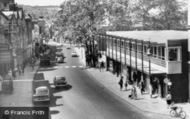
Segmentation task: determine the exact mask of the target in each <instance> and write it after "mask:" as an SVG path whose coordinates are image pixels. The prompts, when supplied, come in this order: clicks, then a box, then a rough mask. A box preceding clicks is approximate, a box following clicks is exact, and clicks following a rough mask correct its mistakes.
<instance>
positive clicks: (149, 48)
mask: <svg viewBox="0 0 190 119" xmlns="http://www.w3.org/2000/svg"><path fill="white" fill-rule="evenodd" d="M151 55H152V54H151V46H150V41H149V45H148V49H147V56H148V57H149V61H148V62H149V84H150V81H151ZM150 85H151V84H150ZM151 91H152V90H150V93H151V97H152V92H151Z"/></svg>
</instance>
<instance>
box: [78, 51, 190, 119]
mask: <svg viewBox="0 0 190 119" xmlns="http://www.w3.org/2000/svg"><path fill="white" fill-rule="evenodd" d="M81 50H82V48H75V51H76V52H77V53H78V55H79V58H80V59H81V63H83V64H84V65H85V63H84V62H85V61H84V60H85V59H84V58H82V55H84V54H81V53H83V52H81ZM86 70H87V71H88V72H89V73H90V74H91V76H92V77H94V78H95V79H96V80H97V81H98V82H99V83H100V84H101V85H103V86H104V87H105V88H106V89H108V90H109V91H111V92H112V93H114V94H115V95H116V96H118V97H119V98H121V99H123V100H124V101H126V102H128V103H130V104H131V105H133V106H135V107H136V108H138V109H140V110H142V111H146V112H150V113H155V114H161V115H168V116H170V109H168V108H167V104H166V101H165V99H162V98H160V97H157V98H151V97H150V94H148V93H146V94H141V92H140V89H139V88H138V87H137V86H136V89H137V99H136V100H132V99H130V98H128V96H129V95H130V94H131V88H132V86H131V85H128V87H127V90H126V89H125V87H123V89H122V90H120V86H119V85H118V82H119V80H120V77H117V76H116V75H114V74H113V73H111V72H110V71H106V69H104V70H103V71H100V70H99V69H98V68H86ZM124 79H126V78H125V76H124ZM124 82H125V80H124ZM174 106H179V107H182V108H183V110H184V111H185V112H186V116H187V117H186V119H190V103H188V102H187V103H177V104H174Z"/></svg>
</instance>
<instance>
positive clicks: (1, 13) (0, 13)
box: [0, 11, 8, 20]
mask: <svg viewBox="0 0 190 119" xmlns="http://www.w3.org/2000/svg"><path fill="white" fill-rule="evenodd" d="M0 15H2V16H3V17H4V18H5V19H6V20H8V17H7V16H6V15H5V14H3V12H2V11H0Z"/></svg>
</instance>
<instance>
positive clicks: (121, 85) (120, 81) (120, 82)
mask: <svg viewBox="0 0 190 119" xmlns="http://www.w3.org/2000/svg"><path fill="white" fill-rule="evenodd" d="M118 84H119V86H120V90H122V88H123V76H121V78H120V80H119V82H118Z"/></svg>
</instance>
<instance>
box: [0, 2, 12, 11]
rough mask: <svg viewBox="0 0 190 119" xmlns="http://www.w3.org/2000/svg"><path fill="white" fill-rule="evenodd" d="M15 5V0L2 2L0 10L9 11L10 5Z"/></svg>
mask: <svg viewBox="0 0 190 119" xmlns="http://www.w3.org/2000/svg"><path fill="white" fill-rule="evenodd" d="M14 3H15V1H14V0H0V10H9V8H10V7H11V6H10V5H11V4H14Z"/></svg>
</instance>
